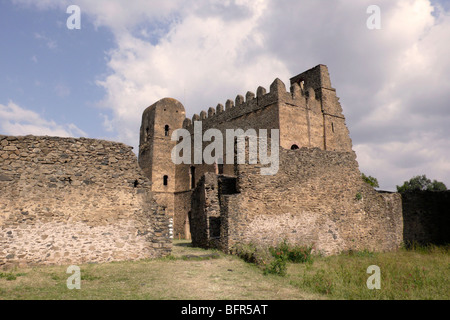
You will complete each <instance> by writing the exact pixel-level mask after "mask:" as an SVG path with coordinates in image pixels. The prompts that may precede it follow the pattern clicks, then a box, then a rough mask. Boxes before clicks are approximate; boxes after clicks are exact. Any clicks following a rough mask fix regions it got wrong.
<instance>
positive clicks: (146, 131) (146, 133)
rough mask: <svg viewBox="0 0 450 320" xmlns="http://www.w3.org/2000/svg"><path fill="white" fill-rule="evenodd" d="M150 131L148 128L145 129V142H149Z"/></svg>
mask: <svg viewBox="0 0 450 320" xmlns="http://www.w3.org/2000/svg"><path fill="white" fill-rule="evenodd" d="M149 131H150V129H149V128H148V127H147V128H145V136H144V141H145V142H147V140H148V133H149Z"/></svg>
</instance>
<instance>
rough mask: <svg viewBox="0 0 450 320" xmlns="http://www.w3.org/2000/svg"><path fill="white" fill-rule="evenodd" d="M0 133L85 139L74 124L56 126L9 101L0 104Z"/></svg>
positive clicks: (84, 135)
mask: <svg viewBox="0 0 450 320" xmlns="http://www.w3.org/2000/svg"><path fill="white" fill-rule="evenodd" d="M0 133H1V134H4V135H14V136H23V135H30V134H31V135H36V136H58V137H77V136H78V137H79V136H83V137H87V134H86V133H85V132H84V131H83V130H81V129H80V128H78V127H77V126H76V125H75V124H73V123H69V124H63V125H62V124H57V123H56V122H55V121H53V120H46V119H44V118H42V117H41V116H40V115H39V114H38V113H36V112H34V111H32V110H28V109H25V108H22V107H20V106H18V105H17V104H15V103H14V102H12V101H10V102H8V104H7V105H3V104H0Z"/></svg>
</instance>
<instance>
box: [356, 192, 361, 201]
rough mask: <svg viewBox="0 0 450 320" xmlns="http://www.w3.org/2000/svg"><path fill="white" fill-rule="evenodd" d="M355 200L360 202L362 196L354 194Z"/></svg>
mask: <svg viewBox="0 0 450 320" xmlns="http://www.w3.org/2000/svg"><path fill="white" fill-rule="evenodd" d="M355 199H356V200H358V201H360V200H361V199H362V194H361V192H358V193H357V194H356V196H355Z"/></svg>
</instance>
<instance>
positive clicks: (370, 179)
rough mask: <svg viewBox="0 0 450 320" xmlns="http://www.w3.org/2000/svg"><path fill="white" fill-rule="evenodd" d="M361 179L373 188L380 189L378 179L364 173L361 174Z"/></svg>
mask: <svg viewBox="0 0 450 320" xmlns="http://www.w3.org/2000/svg"><path fill="white" fill-rule="evenodd" d="M361 177H362V179H363V181H364V182H365V183H368V184H370V185H371V186H372V187H374V188H379V187H380V185H379V184H378V180H377V178H374V177H372V176H366V175H365V174H364V173H361Z"/></svg>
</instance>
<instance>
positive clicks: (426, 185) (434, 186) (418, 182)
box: [397, 175, 447, 192]
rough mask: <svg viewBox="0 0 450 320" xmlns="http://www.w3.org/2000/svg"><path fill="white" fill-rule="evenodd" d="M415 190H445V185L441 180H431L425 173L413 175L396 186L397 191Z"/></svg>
mask: <svg viewBox="0 0 450 320" xmlns="http://www.w3.org/2000/svg"><path fill="white" fill-rule="evenodd" d="M416 190H427V191H446V190H447V187H446V185H445V184H444V183H443V182H440V181H437V180H433V181H431V180H430V179H428V178H427V177H426V175H421V176H415V177H413V178H411V179H410V180H409V181H405V182H403V185H402V186H397V191H398V192H409V191H416Z"/></svg>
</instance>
